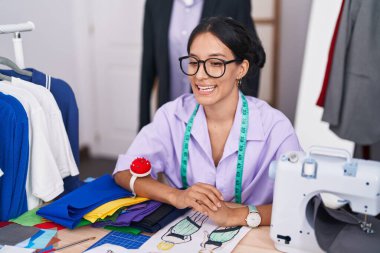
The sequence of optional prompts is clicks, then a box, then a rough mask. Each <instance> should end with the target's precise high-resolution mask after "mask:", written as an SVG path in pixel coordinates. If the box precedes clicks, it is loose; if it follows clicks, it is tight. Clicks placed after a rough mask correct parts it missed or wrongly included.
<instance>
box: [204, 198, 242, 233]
mask: <svg viewBox="0 0 380 253" xmlns="http://www.w3.org/2000/svg"><path fill="white" fill-rule="evenodd" d="M203 208H204V209H206V212H207V214H208V216H209V217H210V219H211V220H212V221H213V222H214V223H215V224H216V225H218V226H223V227H229V226H237V225H239V224H236V221H235V220H236V219H234V216H235V213H234V208H231V207H228V206H227V205H226V204H225V203H224V202H222V203H221V207H220V208H219V209H218V210H217V211H213V210H210V209H209V208H208V207H206V206H203ZM235 210H236V209H235Z"/></svg>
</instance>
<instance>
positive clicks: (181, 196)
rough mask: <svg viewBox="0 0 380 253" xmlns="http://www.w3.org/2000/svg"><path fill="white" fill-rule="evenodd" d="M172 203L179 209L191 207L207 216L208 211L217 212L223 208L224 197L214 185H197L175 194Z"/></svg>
mask: <svg viewBox="0 0 380 253" xmlns="http://www.w3.org/2000/svg"><path fill="white" fill-rule="evenodd" d="M172 203H173V205H174V206H175V207H177V208H179V209H182V208H187V207H191V208H193V209H194V210H196V211H199V212H201V213H204V214H206V215H207V210H213V211H214V212H215V211H217V210H218V208H220V207H221V206H222V203H223V196H222V194H221V193H220V191H219V190H218V189H216V188H215V187H214V186H212V185H209V184H205V183H196V184H194V185H192V186H191V187H189V188H187V189H186V190H178V191H177V192H175V193H174V196H173V202H172ZM206 208H207V209H206Z"/></svg>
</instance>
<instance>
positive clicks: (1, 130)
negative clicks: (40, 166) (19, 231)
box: [0, 92, 29, 221]
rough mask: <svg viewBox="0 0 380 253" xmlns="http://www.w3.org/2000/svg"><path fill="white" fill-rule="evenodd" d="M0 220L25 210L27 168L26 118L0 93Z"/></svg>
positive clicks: (17, 104)
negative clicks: (0, 170)
mask: <svg viewBox="0 0 380 253" xmlns="http://www.w3.org/2000/svg"><path fill="white" fill-rule="evenodd" d="M0 118H1V121H0V168H1V169H2V171H3V172H4V175H3V176H2V177H0V220H5V221H6V220H9V219H12V218H16V217H18V216H19V215H21V214H22V213H24V212H26V211H27V210H28V205H27V198H26V191H25V183H26V176H27V173H28V165H29V127H28V116H27V114H26V111H25V109H24V108H23V106H22V105H21V103H20V102H19V101H18V100H17V99H16V98H14V97H12V96H10V95H5V94H4V93H1V92H0Z"/></svg>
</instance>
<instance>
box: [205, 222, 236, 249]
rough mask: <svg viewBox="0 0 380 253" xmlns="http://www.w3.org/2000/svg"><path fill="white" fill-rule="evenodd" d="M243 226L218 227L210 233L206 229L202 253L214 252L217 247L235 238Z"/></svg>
mask: <svg viewBox="0 0 380 253" xmlns="http://www.w3.org/2000/svg"><path fill="white" fill-rule="evenodd" d="M240 228H241V226H236V227H217V228H216V229H214V231H212V232H211V233H210V234H208V233H207V232H206V231H205V239H204V241H203V242H202V243H201V247H202V249H201V250H200V251H199V252H201V253H206V252H214V251H216V249H218V248H221V247H223V244H224V243H227V242H229V241H231V240H232V239H234V238H235V236H236V235H237V234H238V233H239V231H240Z"/></svg>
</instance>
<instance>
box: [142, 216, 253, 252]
mask: <svg viewBox="0 0 380 253" xmlns="http://www.w3.org/2000/svg"><path fill="white" fill-rule="evenodd" d="M248 231H249V228H247V227H240V226H236V227H219V226H217V225H216V224H214V223H213V222H212V221H211V220H210V219H208V217H207V216H205V215H203V214H201V213H199V212H196V211H190V212H188V213H186V214H185V215H183V216H181V217H179V218H178V219H176V220H174V221H173V222H172V223H170V224H168V225H167V226H166V227H165V228H162V229H161V230H160V231H158V232H157V233H156V234H155V235H153V236H152V237H151V238H150V239H149V240H148V241H147V242H145V243H144V244H143V245H142V246H141V248H140V250H141V252H148V251H152V252H153V251H154V252H167V253H169V252H170V253H172V252H173V253H175V252H179V253H184V252H199V253H206V252H208V253H211V252H215V253H220V252H231V251H232V250H233V248H234V247H235V246H236V244H237V243H238V242H239V241H240V240H241V239H242V238H243V237H244V236H245V235H246V234H247V232H248Z"/></svg>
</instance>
